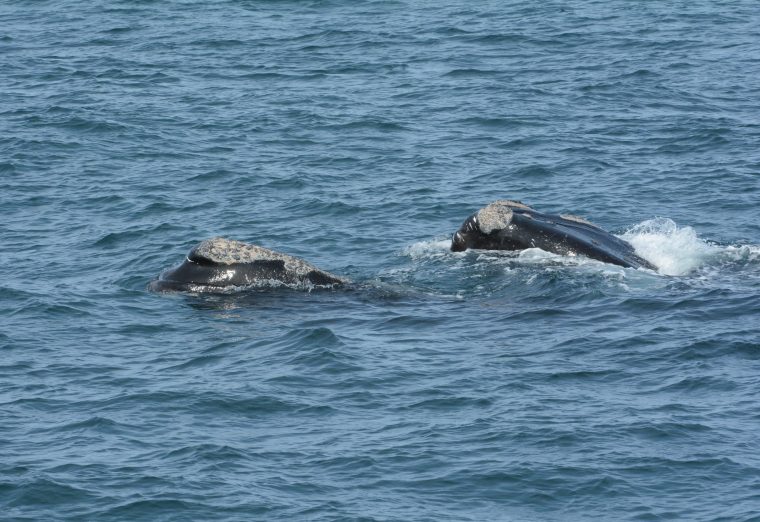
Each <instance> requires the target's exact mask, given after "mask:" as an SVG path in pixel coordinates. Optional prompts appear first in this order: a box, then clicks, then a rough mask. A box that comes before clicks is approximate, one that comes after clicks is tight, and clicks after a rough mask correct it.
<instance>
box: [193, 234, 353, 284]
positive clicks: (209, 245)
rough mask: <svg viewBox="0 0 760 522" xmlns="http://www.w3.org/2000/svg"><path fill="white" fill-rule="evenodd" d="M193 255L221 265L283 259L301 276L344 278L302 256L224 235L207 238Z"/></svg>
mask: <svg viewBox="0 0 760 522" xmlns="http://www.w3.org/2000/svg"><path fill="white" fill-rule="evenodd" d="M192 255H193V256H199V257H203V258H205V259H208V260H209V261H211V262H213V263H217V264H219V265H232V264H235V263H254V262H256V261H283V262H284V264H285V269H286V270H287V271H288V272H291V273H292V274H294V275H295V276H297V277H300V278H304V277H307V276H308V274H309V273H310V272H318V273H322V274H325V275H326V276H329V277H331V278H334V279H336V280H343V279H342V278H340V277H338V276H335V275H333V274H330V273H328V272H325V271H324V270H320V269H319V268H317V267H315V266H314V265H312V264H311V263H307V262H306V261H304V260H303V259H301V258H298V257H293V256H289V255H287V254H282V253H280V252H275V251H274V250H269V249H268V248H264V247H261V246H258V245H252V244H250V243H244V242H242V241H236V240H234V239H225V238H223V237H215V238H211V239H206V240H205V241H203V242H201V243H200V244H199V245H198V246H197V247H195V248H194V249H193V251H192Z"/></svg>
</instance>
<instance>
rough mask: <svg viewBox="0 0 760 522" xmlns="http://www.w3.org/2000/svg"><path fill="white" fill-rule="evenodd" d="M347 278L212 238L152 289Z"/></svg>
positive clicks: (333, 282)
mask: <svg viewBox="0 0 760 522" xmlns="http://www.w3.org/2000/svg"><path fill="white" fill-rule="evenodd" d="M347 282H348V280H347V279H345V278H342V277H339V276H336V275H334V274H331V273H329V272H326V271H324V270H321V269H319V268H317V267H316V266H314V265H312V264H311V263H308V262H306V261H304V260H303V259H301V258H298V257H294V256H290V255H288V254H283V253H281V252H275V251H274V250H270V249H268V248H264V247H262V246H259V245H253V244H250V243H244V242H242V241H236V240H232V239H225V238H222V237H215V238H212V239H207V240H205V241H202V242H201V243H199V244H198V245H196V246H195V247H194V248H193V249H192V250H190V252H189V253H188V254H187V257H186V258H185V260H184V262H183V263H182V264H181V265H179V266H178V267H176V268H172V269H170V270H167V271H166V272H164V273H162V274H161V275H160V276H159V278H158V279H157V280H155V281H153V282H152V283H151V285H150V288H151V289H152V290H157V291H167V290H168V291H171V290H180V291H182V290H188V291H198V290H215V289H223V288H225V287H270V286H288V287H293V288H309V289H310V288H319V287H334V286H340V285H344V284H346V283H347Z"/></svg>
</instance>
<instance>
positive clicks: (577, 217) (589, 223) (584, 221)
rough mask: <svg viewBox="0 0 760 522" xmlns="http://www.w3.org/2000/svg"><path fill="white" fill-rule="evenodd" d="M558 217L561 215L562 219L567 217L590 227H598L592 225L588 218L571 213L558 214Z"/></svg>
mask: <svg viewBox="0 0 760 522" xmlns="http://www.w3.org/2000/svg"><path fill="white" fill-rule="evenodd" d="M559 217H561V218H563V219H567V220H568V221H575V222H576V223H583V224H584V225H590V226H592V227H596V228H599V227H598V226H596V225H594V224H593V223H592V222H591V221H589V220H588V219H586V218H582V217H580V216H574V215H572V214H560V215H559Z"/></svg>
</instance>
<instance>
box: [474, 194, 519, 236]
mask: <svg viewBox="0 0 760 522" xmlns="http://www.w3.org/2000/svg"><path fill="white" fill-rule="evenodd" d="M513 208H519V209H523V210H533V209H532V208H531V207H529V206H528V205H526V204H525V203H523V202H521V201H514V200H512V199H497V200H496V201H494V202H493V203H489V204H488V206H487V207H485V208H482V209H480V210H479V211H478V215H477V218H476V220H477V223H478V228H480V231H481V232H483V233H484V234H490V233H491V232H493V231H494V230H501V229H503V228H507V226H508V225H509V223H510V222H511V221H512V209H513Z"/></svg>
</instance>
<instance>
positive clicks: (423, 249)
mask: <svg viewBox="0 0 760 522" xmlns="http://www.w3.org/2000/svg"><path fill="white" fill-rule="evenodd" d="M449 253H451V239H449V238H446V239H431V240H427V241H418V242H417V243H412V244H411V245H409V246H408V247H406V248H405V249H404V250H403V251H402V252H401V254H402V255H404V256H409V257H411V258H412V259H421V258H430V257H439V256H442V255H446V254H449Z"/></svg>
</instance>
